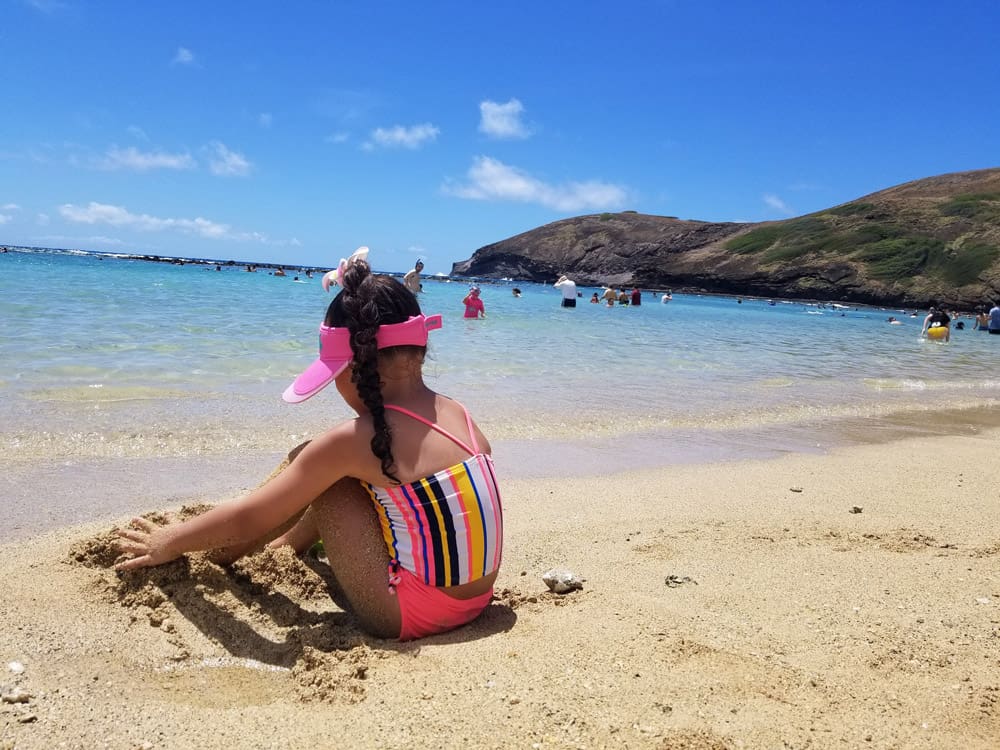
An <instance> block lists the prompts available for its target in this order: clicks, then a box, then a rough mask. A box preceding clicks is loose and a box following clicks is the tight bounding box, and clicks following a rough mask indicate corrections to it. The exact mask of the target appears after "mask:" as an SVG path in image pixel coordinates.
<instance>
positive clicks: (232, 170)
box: [206, 141, 253, 177]
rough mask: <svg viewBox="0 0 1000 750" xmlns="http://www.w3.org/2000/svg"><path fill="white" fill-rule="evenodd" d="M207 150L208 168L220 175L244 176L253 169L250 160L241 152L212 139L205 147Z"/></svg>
mask: <svg viewBox="0 0 1000 750" xmlns="http://www.w3.org/2000/svg"><path fill="white" fill-rule="evenodd" d="M206 148H207V150H208V151H209V164H208V166H209V169H211V170H212V174H214V175H219V176H220V177H246V176H247V175H248V174H250V171H251V170H252V169H253V165H252V164H251V163H250V161H249V160H248V159H247V158H246V157H245V156H244V155H243V154H241V153H239V152H237V151H231V150H230V149H229V148H227V147H226V144H224V143H221V142H219V141H213V142H212V143H210V144H208V146H207V147H206Z"/></svg>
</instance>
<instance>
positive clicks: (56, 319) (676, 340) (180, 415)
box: [0, 252, 1000, 460]
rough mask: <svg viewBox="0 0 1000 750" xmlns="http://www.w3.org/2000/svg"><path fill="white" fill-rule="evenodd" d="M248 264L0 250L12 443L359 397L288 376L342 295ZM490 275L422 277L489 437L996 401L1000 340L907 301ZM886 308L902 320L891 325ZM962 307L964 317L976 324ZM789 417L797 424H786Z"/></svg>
mask: <svg viewBox="0 0 1000 750" xmlns="http://www.w3.org/2000/svg"><path fill="white" fill-rule="evenodd" d="M293 275H294V274H290V275H289V276H288V277H285V278H280V277H273V276H270V275H268V273H267V272H266V271H258V272H257V273H247V272H245V271H244V270H243V269H242V268H241V267H234V268H228V267H226V268H224V269H223V270H222V271H221V272H216V271H215V270H214V268H212V267H206V266H203V265H193V264H186V265H183V266H177V265H170V264H165V263H152V262H147V261H140V260H125V259H114V258H107V259H104V260H99V259H98V258H96V257H94V256H81V255H64V254H41V253H13V252H12V253H7V254H3V255H0V316H2V319H3V320H4V331H5V334H4V336H3V337H2V339H0V361H2V362H3V368H2V372H0V393H2V394H3V395H4V396H5V398H3V399H0V424H2V427H0V439H2V440H3V444H4V446H5V449H6V450H5V454H6V455H7V457H8V459H9V460H20V459H25V460H37V459H38V458H42V457H56V456H74V457H112V458H113V457H140V456H189V455H191V456H194V455H206V454H218V453H229V452H233V451H245V450H263V451H268V450H282V449H285V448H287V446H288V445H289V442H290V441H292V440H298V439H301V438H302V437H304V436H307V435H310V434H313V433H315V432H316V431H317V430H320V429H322V428H323V427H324V426H326V425H328V424H329V423H330V422H331V421H334V420H337V419H340V418H343V417H346V416H349V412H348V410H347V407H346V406H345V405H344V404H343V403H342V402H341V401H340V399H339V397H338V396H337V394H336V393H335V392H333V391H332V389H331V390H330V391H329V392H325V393H323V394H322V395H320V396H318V397H316V398H313V399H312V400H310V401H308V402H306V403H304V404H301V405H297V406H292V405H287V404H284V403H283V402H282V401H281V399H280V394H281V392H282V390H283V389H284V388H285V386H286V385H287V384H288V383H289V382H290V381H291V380H292V378H293V377H294V376H295V375H296V374H297V373H298V372H299V371H300V370H301V369H303V368H304V367H305V366H306V365H307V364H308V363H309V362H310V361H311V360H312V358H313V357H314V356H315V347H316V340H317V339H316V327H317V326H318V324H319V322H320V320H321V318H322V316H323V314H324V311H325V308H326V305H327V304H328V302H329V300H330V296H329V295H328V294H326V293H324V292H323V290H322V288H321V286H320V283H319V280H318V278H314V279H311V280H306V279H304V278H303V279H302V280H301V282H304V283H296V282H295V281H294V280H293ZM511 286H512V285H506V286H504V285H485V286H484V288H483V299H484V301H485V304H486V310H487V314H488V318H487V319H486V320H476V321H473V320H465V319H463V318H462V317H461V312H462V305H461V298H462V296H463V295H464V294H465V292H466V285H465V284H462V283H458V282H455V283H445V282H442V281H435V280H432V279H425V281H424V290H425V292H424V294H423V295H421V305H422V306H423V309H424V311H425V312H428V313H431V312H441V313H443V314H444V316H445V325H444V327H443V328H442V329H441V330H440V331H436V332H434V333H433V334H432V337H431V348H430V352H429V358H428V362H427V366H426V375H427V380H428V381H429V383H430V384H431V385H432V387H434V388H436V389H438V390H440V391H442V392H445V393H448V394H450V395H454V396H456V397H457V398H460V399H461V400H463V401H465V402H466V403H467V404H468V405H469V407H470V408H471V409H472V410H473V412H474V413H475V415H476V417H477V419H478V420H479V421H480V422H481V423H482V424H483V426H484V428H485V429H486V430H487V431H488V432H489V434H490V435H491V437H493V438H494V439H497V440H502V441H504V440H505V441H511V442H512V443H517V442H526V441H532V440H537V439H546V440H556V441H562V442H567V443H572V442H573V441H580V440H584V441H600V440H607V441H614V440H616V439H618V438H620V437H622V436H625V435H633V436H638V435H655V436H659V437H671V436H672V437H673V438H674V439H675V440H676V441H677V442H679V443H685V442H687V443H697V442H698V441H699V440H700V439H701V438H699V437H698V436H706V435H707V434H708V433H711V434H712V437H711V438H710V439H709V438H707V437H706V438H705V439H706V440H707V441H710V442H712V443H713V444H723V445H725V444H726V442H727V440H729V442H731V443H732V447H733V449H734V450H735V449H738V448H740V446H743V445H744V444H745V443H746V440H747V435H749V434H752V433H760V432H761V431H772V432H774V431H777V432H779V433H780V432H781V431H782V430H783V429H784V431H785V432H787V433H788V434H802V435H803V436H806V437H804V438H803V439H802V440H801V442H802V447H803V448H808V447H809V444H810V443H811V442H812V439H811V438H810V437H808V435H810V434H812V433H815V432H816V431H819V432H822V430H823V425H825V424H828V423H833V422H839V421H843V420H859V419H861V420H864V419H871V418H883V417H889V416H891V415H894V414H898V413H906V412H913V411H918V412H919V411H926V410H928V409H933V410H944V409H969V408H982V407H995V406H997V405H998V404H1000V369H998V365H1000V340H998V337H990V336H988V335H986V334H983V333H980V332H978V331H972V330H964V331H954V335H953V338H952V341H951V343H950V344H939V343H936V342H928V341H926V340H921V339H920V337H919V335H918V334H919V331H920V324H921V322H922V317H909V312H910V311H907V312H903V313H901V312H900V311H898V310H891V311H880V310H874V309H866V308H849V309H846V308H834V307H832V306H830V305H823V306H818V305H807V304H803V303H787V302H777V303H776V304H773V305H771V304H768V302H767V301H766V300H744V301H743V302H742V303H741V304H740V303H738V302H737V300H736V299H734V298H727V297H710V296H695V295H681V294H677V295H674V298H673V300H672V301H671V302H669V303H668V304H661V303H660V302H659V295H654V294H653V293H651V292H647V293H646V294H645V296H644V303H643V305H642V306H641V307H614V308H607V307H605V306H603V305H596V304H589V303H588V301H587V300H588V299H589V297H590V294H591V292H592V291H593V289H587V288H581V289H580V291H581V292H582V294H583V297H582V299H581V300H580V302H579V306H578V307H577V308H575V309H563V308H561V307H559V300H560V294H559V292H558V291H557V290H555V289H553V288H550V287H546V286H541V285H533V284H524V283H519V284H518V286H519V288H520V289H522V291H523V295H522V296H521V297H520V298H515V297H514V296H513V295H512V294H511ZM888 314H894V315H896V317H901V318H902V319H903V321H904V324H903V325H901V326H891V325H888V324H887V323H886V322H885V318H886V317H887V315H888ZM968 325H969V326H971V322H969V323H968ZM789 428H795V429H794V430H791V429H789Z"/></svg>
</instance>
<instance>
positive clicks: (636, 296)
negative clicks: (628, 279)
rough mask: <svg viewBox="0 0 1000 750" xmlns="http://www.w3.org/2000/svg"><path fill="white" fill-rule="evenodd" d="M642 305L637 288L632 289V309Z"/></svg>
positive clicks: (640, 293)
mask: <svg viewBox="0 0 1000 750" xmlns="http://www.w3.org/2000/svg"><path fill="white" fill-rule="evenodd" d="M641 304H642V292H640V291H639V288H638V287H635V288H634V289H632V307H638V306H639V305H641Z"/></svg>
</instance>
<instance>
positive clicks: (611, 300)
mask: <svg viewBox="0 0 1000 750" xmlns="http://www.w3.org/2000/svg"><path fill="white" fill-rule="evenodd" d="M601 299H602V300H604V301H605V302H606V303H607V304H608V307H614V306H615V300H616V299H618V295H617V294H615V290H614V289H612V288H611V287H609V286H606V287H604V294H602V295H601Z"/></svg>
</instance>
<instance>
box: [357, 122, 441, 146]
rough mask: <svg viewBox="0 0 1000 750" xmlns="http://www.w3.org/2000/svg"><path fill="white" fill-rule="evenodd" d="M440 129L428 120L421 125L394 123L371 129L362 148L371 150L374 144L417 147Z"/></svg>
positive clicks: (436, 135) (431, 139)
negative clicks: (385, 126)
mask: <svg viewBox="0 0 1000 750" xmlns="http://www.w3.org/2000/svg"><path fill="white" fill-rule="evenodd" d="M440 132H441V131H440V130H439V129H438V128H437V127H436V126H434V125H431V124H430V123H429V122H425V123H423V124H422V125H413V126H411V127H408V128H407V127H403V126H402V125H394V126H393V127H391V128H376V129H375V130H374V131H372V135H371V140H369V141H366V142H365V144H364V146H363V148H365V149H367V150H369V151H370V150H371V149H373V148H375V147H376V146H381V147H383V148H409V149H417V148H420V147H421V146H423V145H424V144H425V143H427V142H429V141H433V140H434V139H435V138H437V137H438V133H440Z"/></svg>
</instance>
